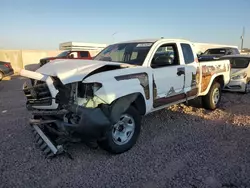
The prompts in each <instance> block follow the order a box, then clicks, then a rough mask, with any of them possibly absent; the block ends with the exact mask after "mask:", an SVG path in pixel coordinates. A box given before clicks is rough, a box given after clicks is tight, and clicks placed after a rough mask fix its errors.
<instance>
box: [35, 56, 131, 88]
mask: <svg viewBox="0 0 250 188" xmlns="http://www.w3.org/2000/svg"><path fill="white" fill-rule="evenodd" d="M104 66H108V67H114V68H116V67H117V69H120V68H128V67H134V65H129V64H125V63H115V62H107V61H95V60H72V59H67V60H54V61H51V63H47V64H45V65H44V66H42V67H40V68H39V69H37V70H36V72H38V73H41V74H43V75H47V76H53V77H58V78H59V79H60V80H61V82H62V83H63V84H68V83H73V82H77V81H81V80H83V79H84V77H86V76H87V75H88V74H90V73H91V72H93V71H94V70H97V69H99V68H101V67H104Z"/></svg>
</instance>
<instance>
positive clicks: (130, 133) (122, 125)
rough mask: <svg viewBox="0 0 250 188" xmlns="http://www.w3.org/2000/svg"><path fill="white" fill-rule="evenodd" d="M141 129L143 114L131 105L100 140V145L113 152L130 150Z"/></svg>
mask: <svg viewBox="0 0 250 188" xmlns="http://www.w3.org/2000/svg"><path fill="white" fill-rule="evenodd" d="M140 131H141V115H140V114H139V113H138V111H137V110H136V109H135V108H134V107H133V106H130V107H129V108H128V110H127V111H125V112H124V113H123V114H122V115H121V117H120V120H119V121H118V122H117V123H116V124H115V125H113V126H111V128H110V129H109V130H108V131H107V132H106V135H105V139H104V140H101V141H99V142H98V144H99V146H100V147H101V148H102V149H104V150H106V151H108V152H110V153H113V154H120V153H124V152H126V151H128V150H130V149H131V148H132V147H133V146H134V145H135V144H136V141H137V139H138V137H139V135H140Z"/></svg>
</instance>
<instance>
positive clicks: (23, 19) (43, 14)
mask: <svg viewBox="0 0 250 188" xmlns="http://www.w3.org/2000/svg"><path fill="white" fill-rule="evenodd" d="M0 4H1V6H0V12H1V29H0V48H5V49H9V48H11V49H58V47H59V43H61V42H67V41H76V42H93V43H112V42H113V41H115V42H119V41H124V40H130V39H138V38H140V39H141V38H155V37H161V36H164V37H165V38H185V39H188V40H192V41H194V42H211V43H222V44H232V45H238V46H239V47H240V35H241V33H242V27H243V26H245V28H246V33H245V42H244V43H245V45H244V46H245V47H249V48H250V1H249V0H237V1H233V0H158V1H155V0H154V1H152V0H150V1H149V0H148V1H145V0H126V1H115V0H106V1H101V0H99V1H97V0H96V1H94V0H71V1H70V0H43V1H36V0H0ZM115 32H117V34H115V35H114V37H112V34H113V33H115Z"/></svg>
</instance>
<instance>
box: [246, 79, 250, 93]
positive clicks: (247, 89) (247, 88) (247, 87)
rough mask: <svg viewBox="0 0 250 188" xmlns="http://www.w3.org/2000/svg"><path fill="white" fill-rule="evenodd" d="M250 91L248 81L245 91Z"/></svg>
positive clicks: (249, 82)
mask: <svg viewBox="0 0 250 188" xmlns="http://www.w3.org/2000/svg"><path fill="white" fill-rule="evenodd" d="M249 92H250V81H248V82H247V83H246V89H245V93H249Z"/></svg>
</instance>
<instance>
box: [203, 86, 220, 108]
mask: <svg viewBox="0 0 250 188" xmlns="http://www.w3.org/2000/svg"><path fill="white" fill-rule="evenodd" d="M220 100H221V85H220V84H219V83H218V82H214V83H213V85H212V86H211V88H210V90H209V92H208V94H207V95H205V96H204V97H202V104H203V107H204V108H206V109H209V110H215V109H216V108H218V105H219V103H220Z"/></svg>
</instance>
